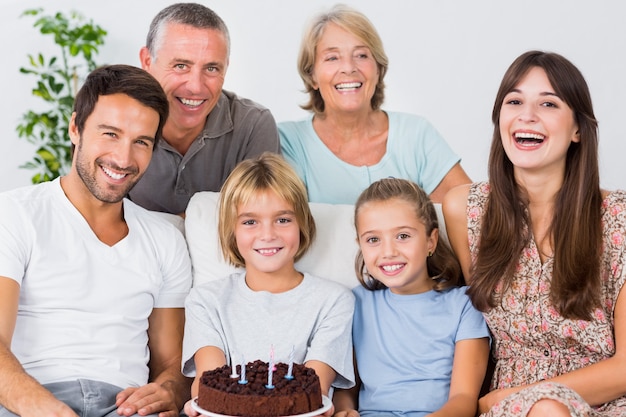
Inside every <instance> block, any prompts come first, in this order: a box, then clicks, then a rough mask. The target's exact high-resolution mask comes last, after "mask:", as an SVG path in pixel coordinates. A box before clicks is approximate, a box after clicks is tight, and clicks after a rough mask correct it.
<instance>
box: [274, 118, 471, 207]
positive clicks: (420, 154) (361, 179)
mask: <svg viewBox="0 0 626 417" xmlns="http://www.w3.org/2000/svg"><path fill="white" fill-rule="evenodd" d="M386 113H387V116H388V117H389V134H388V137H387V151H386V152H385V155H384V156H383V157H382V159H381V160H380V161H379V162H378V163H377V164H375V165H372V166H360V167H358V166H354V165H350V164H348V163H346V162H344V161H342V160H341V159H339V158H338V157H337V156H335V154H333V153H332V151H331V150H330V149H328V148H327V147H326V145H324V142H322V140H321V139H320V138H319V136H317V133H315V130H314V129H313V116H310V117H308V118H306V119H304V120H300V121H295V122H281V123H279V124H278V133H279V135H280V146H281V148H282V152H283V155H284V156H285V158H286V159H287V161H289V162H290V163H291V165H292V166H293V167H294V168H295V169H296V171H297V172H298V175H299V176H300V178H302V180H303V181H304V183H305V184H306V187H307V191H308V193H309V201H311V202H317V203H331V204H354V203H355V202H356V200H357V198H358V197H359V195H360V194H361V192H362V191H363V190H364V189H366V188H367V187H368V186H369V185H370V184H371V183H372V182H374V181H377V180H379V179H382V178H388V177H395V178H404V179H408V180H411V181H413V182H415V183H417V184H418V185H419V186H420V187H422V188H423V189H424V191H426V193H428V194H430V193H432V192H433V191H434V189H435V188H437V186H438V185H439V183H440V182H441V181H442V180H443V178H444V177H445V176H446V174H447V173H448V171H450V169H452V167H453V166H454V165H455V164H456V163H458V162H459V161H460V158H459V157H458V156H457V155H456V154H455V153H454V152H453V151H452V149H450V147H449V146H448V144H447V143H446V141H445V140H444V139H443V138H442V137H441V135H440V134H439V132H437V130H436V129H435V128H434V127H433V125H431V124H430V122H428V120H426V119H424V118H423V117H420V116H416V115H413V114H407V113H397V112H386Z"/></svg>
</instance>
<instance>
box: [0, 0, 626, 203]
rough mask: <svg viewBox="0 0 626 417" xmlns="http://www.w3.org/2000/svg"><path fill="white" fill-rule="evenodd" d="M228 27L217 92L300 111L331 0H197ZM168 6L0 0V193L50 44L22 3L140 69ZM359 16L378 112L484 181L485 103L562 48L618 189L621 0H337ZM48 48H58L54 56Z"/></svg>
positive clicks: (606, 172) (608, 181)
mask: <svg viewBox="0 0 626 417" xmlns="http://www.w3.org/2000/svg"><path fill="white" fill-rule="evenodd" d="M199 1H200V2H202V3H204V4H206V5H207V6H209V7H211V8H213V9H214V10H215V11H216V12H217V13H218V14H220V15H221V16H222V18H223V19H224V20H225V21H226V24H227V25H228V26H229V29H230V31H231V37H232V52H231V65H230V68H229V71H228V74H227V77H226V84H225V88H227V89H231V90H234V91H236V92H237V93H239V94H240V95H242V96H245V97H249V98H252V99H254V100H256V101H258V102H260V103H262V104H264V105H265V106H267V107H269V108H270V109H271V110H272V112H273V113H274V116H275V118H276V119H277V120H278V121H281V120H289V119H295V118H300V117H302V116H304V115H305V114H306V113H305V112H304V111H302V110H301V109H300V108H299V107H298V104H300V103H302V102H303V101H304V100H305V98H306V97H305V95H304V94H303V93H302V92H301V90H302V83H301V81H300V79H299V77H298V75H297V72H296V69H295V65H296V64H295V60H296V54H297V49H298V45H299V41H300V35H301V33H302V30H303V27H304V25H305V23H306V22H307V20H308V19H309V17H310V16H312V15H313V14H315V13H316V12H318V11H320V10H322V9H324V8H326V7H328V6H330V5H332V4H334V3H335V1H331V0H309V1H300V0H265V1H258V0H210V1H207V0H199ZM172 2H173V1H172V0H150V1H149V2H148V1H139V0H106V1H80V0H46V1H43V0H39V1H34V0H2V3H3V4H2V14H1V15H0V45H1V47H2V57H3V64H2V65H1V66H0V74H1V75H2V77H1V79H2V80H3V85H2V86H3V91H4V99H3V100H2V101H1V103H0V106H1V107H0V115H1V116H0V117H1V119H0V120H1V121H2V123H0V146H2V148H3V151H2V152H0V161H1V162H0V191H3V190H7V189H11V188H14V187H17V186H21V185H27V184H29V182H30V180H29V178H30V176H31V172H30V171H28V170H24V169H19V168H18V166H19V165H21V164H22V163H23V162H25V161H27V160H30V159H31V155H32V153H33V149H32V146H31V145H29V144H28V143H27V142H25V141H24V140H22V139H18V138H17V135H16V133H15V126H16V125H17V123H18V120H19V118H20V116H21V114H22V113H23V112H24V111H26V110H27V109H29V108H31V107H33V106H37V105H38V100H36V99H34V98H32V97H31V96H30V89H31V88H32V85H33V79H31V78H29V77H27V76H25V75H22V74H20V73H19V71H18V69H19V67H20V66H24V65H26V63H27V61H26V54H27V53H37V52H39V51H43V52H46V51H48V52H52V51H53V48H52V47H53V44H52V42H51V41H46V40H45V38H43V37H42V36H41V35H39V32H38V31H37V30H35V29H34V28H32V23H33V21H34V20H33V19H32V18H19V15H20V14H21V12H22V11H23V10H25V9H27V8H32V7H45V11H46V12H48V13H53V12H56V11H69V10H78V11H80V12H81V13H82V14H84V15H85V16H87V17H88V18H91V19H93V20H94V21H95V22H96V23H98V24H100V25H101V26H102V27H103V28H105V29H106V30H108V32H109V35H108V36H107V40H106V44H105V46H104V47H103V48H102V50H101V54H100V55H99V58H98V62H99V63H102V64H104V63H127V64H133V65H138V50H139V48H140V47H141V46H142V45H143V44H144V39H145V34H146V32H147V28H148V25H149V23H150V21H151V19H152V17H153V16H154V15H155V14H156V13H157V12H158V11H159V10H160V9H162V8H163V7H165V6H166V5H169V4H170V3H172ZM344 2H345V3H347V4H351V5H352V6H354V7H356V8H358V9H359V10H361V11H362V12H364V13H365V14H366V15H367V16H368V17H369V18H370V19H371V20H372V21H373V23H374V25H375V26H376V27H377V29H378V30H379V33H380V35H381V37H382V38H383V41H384V44H385V48H386V51H387V54H388V55H389V58H390V71H389V73H388V76H387V78H386V81H387V99H386V102H385V104H384V106H383V107H384V108H386V109H389V110H399V111H406V112H412V113H418V114H422V115H424V116H426V117H427V118H428V119H430V120H431V121H432V122H433V124H434V125H435V126H436V127H437V128H438V129H439V130H440V131H441V132H442V134H443V135H444V137H445V138H446V139H447V140H448V142H449V143H450V145H451V146H452V147H453V149H454V150H455V151H456V152H457V153H458V154H460V155H461V157H462V158H463V162H462V164H463V166H464V167H465V170H466V171H467V172H468V173H469V175H470V176H471V177H472V178H473V179H474V180H479V179H485V178H486V161H487V154H488V146H489V142H490V137H491V131H492V127H491V121H490V117H491V108H492V105H493V99H494V97H495V93H496V90H497V88H498V85H499V83H500V79H501V77H502V75H503V73H504V71H505V70H506V68H507V67H508V65H509V64H510V63H511V62H512V60H513V59H514V58H515V57H517V56H518V55H519V54H521V53H522V52H524V51H526V50H528V49H543V50H551V51H555V52H559V53H561V54H563V55H565V56H566V57H567V58H569V59H570V60H571V61H573V62H574V64H576V65H577V66H578V67H579V68H580V70H581V71H582V72H583V74H584V75H585V77H586V79H587V82H588V83H589V86H590V88H591V92H592V97H593V100H594V105H595V111H596V116H597V118H598V119H599V121H600V152H601V161H600V162H601V175H602V177H601V178H602V184H603V186H604V187H605V188H609V189H612V188H626V176H625V175H622V174H621V169H619V167H620V166H623V165H624V164H625V162H624V159H625V157H626V141H625V140H624V139H626V124H625V123H624V118H626V28H625V27H624V16H625V12H624V10H623V9H624V6H623V5H622V2H621V1H620V0H602V1H593V0H525V1H518V2H514V1H506V0H474V1H466V0H384V1H381V0H360V1H359V0H345V1H344ZM55 53H56V52H55Z"/></svg>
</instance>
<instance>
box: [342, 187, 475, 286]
mask: <svg viewBox="0 0 626 417" xmlns="http://www.w3.org/2000/svg"><path fill="white" fill-rule="evenodd" d="M391 199H398V200H402V201H406V202H407V203H409V204H411V205H412V206H413V210H414V213H415V216H416V217H417V218H418V219H419V221H421V222H422V223H423V224H424V226H425V229H426V235H428V236H431V235H432V233H433V231H434V230H435V229H439V219H438V218H437V212H436V211H435V206H433V203H432V202H431V201H430V198H428V195H427V194H426V192H424V190H422V189H421V188H420V187H419V186H418V185H417V184H415V183H413V182H411V181H408V180H405V179H400V178H384V179H381V180H378V181H376V182H374V183H372V184H371V185H370V186H369V187H367V188H366V189H365V190H364V191H363V192H362V193H361V195H360V196H359V199H358V200H357V202H356V204H355V207H354V227H355V229H356V230H357V238H358V228H357V219H358V218H359V211H360V210H361V208H362V207H363V206H364V205H365V204H367V203H370V202H373V201H388V200H391ZM426 267H427V269H428V275H429V276H430V277H431V278H432V279H433V281H434V282H435V285H434V287H433V288H434V289H435V290H436V291H441V290H444V289H446V288H450V287H457V286H459V285H462V284H463V277H462V274H461V266H460V264H459V261H458V260H457V259H456V257H455V256H454V253H453V252H452V248H451V247H450V245H449V244H448V243H447V242H446V241H445V240H443V239H438V241H437V246H436V248H435V250H434V251H433V252H432V254H431V255H430V256H428V258H426ZM355 268H356V275H357V278H358V279H359V282H360V283H361V285H363V286H364V287H365V288H367V289H368V290H372V291H374V290H380V289H383V288H387V287H386V286H385V284H383V283H382V282H380V281H379V280H377V279H376V278H374V277H373V276H371V275H370V274H369V273H368V272H367V271H366V268H365V260H364V259H363V252H362V251H361V249H360V248H359V251H358V253H357V256H356V259H355Z"/></svg>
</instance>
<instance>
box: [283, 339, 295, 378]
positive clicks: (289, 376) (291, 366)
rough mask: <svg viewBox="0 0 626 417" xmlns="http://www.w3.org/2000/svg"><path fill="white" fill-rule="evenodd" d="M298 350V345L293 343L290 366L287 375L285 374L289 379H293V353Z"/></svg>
mask: <svg viewBox="0 0 626 417" xmlns="http://www.w3.org/2000/svg"><path fill="white" fill-rule="evenodd" d="M295 350H296V346H295V345H291V352H289V368H288V369H287V375H285V378H287V379H293V375H292V373H293V355H294V353H295Z"/></svg>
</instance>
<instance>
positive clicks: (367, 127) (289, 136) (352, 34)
mask: <svg viewBox="0 0 626 417" xmlns="http://www.w3.org/2000/svg"><path fill="white" fill-rule="evenodd" d="M387 67H388V59H387V55H386V54H385V51H384V48H383V44H382V40H381V38H380V36H379V35H378V32H377V31H376V29H375V28H374V26H373V25H372V23H371V22H370V21H369V19H368V18H367V17H365V15H363V14H362V13H360V12H358V11H356V10H354V9H352V8H350V7H347V6H344V5H336V6H334V7H332V8H331V9H330V10H329V11H328V12H326V13H323V14H320V15H319V16H317V17H316V18H314V19H313V21H312V22H311V25H310V26H309V27H308V29H307V30H306V31H305V34H304V37H303V39H302V44H301V47H300V54H299V57H298V70H299V73H300V76H301V77H302V80H303V82H304V85H305V91H306V92H307V93H308V94H309V101H308V102H307V103H306V104H304V105H303V106H302V108H304V109H305V110H309V111H311V112H312V113H313V114H312V115H311V116H309V117H307V118H306V119H304V120H301V121H295V122H282V123H279V133H280V139H281V147H282V151H283V154H284V155H285V157H286V159H287V160H288V161H289V162H290V163H291V164H292V165H293V166H294V168H295V169H296V170H297V172H298V174H299V175H300V177H301V178H302V179H303V181H304V182H305V184H306V186H307V191H308V194H309V200H310V201H314V202H327V203H346V204H353V203H354V202H355V201H356V199H357V197H358V196H359V194H360V192H361V191H363V190H364V189H365V188H367V187H368V186H369V185H370V184H371V183H372V182H374V181H376V180H378V179H381V178H386V177H397V178H405V179H408V180H412V181H414V182H416V183H417V184H418V185H420V186H421V187H422V188H423V189H424V190H425V191H426V192H427V193H429V194H430V197H431V199H432V200H433V201H435V202H439V201H441V199H442V198H443V196H444V195H445V193H446V192H447V191H448V190H449V189H450V188H452V187H453V186H456V185H460V184H466V183H469V182H470V179H469V178H468V176H467V174H466V173H465V171H464V170H463V168H461V165H460V163H459V161H460V159H459V157H458V156H457V155H455V154H454V152H452V150H451V149H450V147H449V146H448V145H447V143H446V142H445V141H444V140H443V138H442V137H441V135H440V134H439V133H438V132H437V131H436V130H435V128H434V127H433V126H432V125H431V124H430V123H429V122H428V121H427V120H426V119H424V118H422V117H419V116H416V115H411V114H406V113H398V112H389V111H383V110H382V109H381V105H382V103H383V101H384V89H385V84H384V78H385V74H386V72H387Z"/></svg>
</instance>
